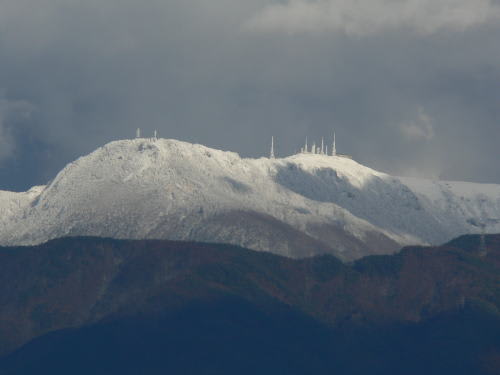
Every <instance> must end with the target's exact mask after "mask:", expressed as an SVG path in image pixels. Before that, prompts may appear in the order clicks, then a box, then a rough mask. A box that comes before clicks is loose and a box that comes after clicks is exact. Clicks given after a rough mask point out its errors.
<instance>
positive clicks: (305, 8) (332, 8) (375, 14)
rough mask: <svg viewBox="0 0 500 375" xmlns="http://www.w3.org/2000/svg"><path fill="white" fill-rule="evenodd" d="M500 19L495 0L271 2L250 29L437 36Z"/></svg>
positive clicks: (250, 21) (249, 25) (302, 0)
mask: <svg viewBox="0 0 500 375" xmlns="http://www.w3.org/2000/svg"><path fill="white" fill-rule="evenodd" d="M498 19H500V6H498V5H496V4H495V3H493V2H492V1H491V0H476V1H469V0H438V1H436V0H400V1H394V0H364V1H352V0H313V1H311V0H289V1H287V2H285V3H274V4H270V5H267V6H266V7H265V8H264V9H263V10H262V11H261V12H259V13H258V14H257V15H256V16H254V17H252V18H251V19H250V20H249V21H248V22H247V23H246V24H245V28H246V29H247V30H251V31H264V32H269V31H283V32H287V33H300V32H328V31H332V32H343V33H346V34H351V35H367V34H373V33H378V32H383V31H387V30H393V29H401V28H407V29H410V30H413V31H415V32H417V33H421V34H432V33H435V32H437V31H440V30H452V31H462V30H466V29H468V28H471V27H474V26H477V25H481V24H484V23H486V22H491V21H495V20H498Z"/></svg>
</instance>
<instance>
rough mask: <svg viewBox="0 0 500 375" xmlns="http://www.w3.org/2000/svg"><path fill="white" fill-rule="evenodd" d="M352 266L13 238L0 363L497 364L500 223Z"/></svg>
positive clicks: (207, 249) (175, 246) (195, 366)
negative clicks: (16, 244)
mask: <svg viewBox="0 0 500 375" xmlns="http://www.w3.org/2000/svg"><path fill="white" fill-rule="evenodd" d="M486 250H487V251H484V249H483V248H482V247H481V246H480V240H479V237H478V236H464V237H461V238H458V239H456V240H454V241H452V242H450V243H449V244H446V245H444V246H441V247H433V248H423V247H418V248H406V249H404V250H403V251H402V252H400V253H399V254H397V255H393V256H373V257H367V258H363V259H361V260H359V261H357V262H355V263H352V264H344V263H342V262H340V261H339V260H337V259H336V258H334V257H331V256H321V257H316V258H308V259H303V260H292V259H288V258H283V257H279V256H276V255H272V254H269V253H259V252H254V251H249V250H245V249H242V248H237V247H233V246H227V245H208V244H196V243H181V242H169V241H118V240H111V239H97V238H65V239H59V240H54V241H51V242H48V243H46V244H44V245H40V246H37V247H24V248H1V249H0V306H1V309H0V353H1V355H2V357H1V358H0V374H35V373H36V374H89V373H92V374H165V373H168V374H255V373H259V374H315V375H317V374H366V373H369V374H419V375H420V374H423V373H425V374H440V375H442V374H498V373H500V313H499V308H500V235H499V236H493V235H492V236H487V237H486Z"/></svg>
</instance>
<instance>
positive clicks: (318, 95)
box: [0, 0, 500, 190]
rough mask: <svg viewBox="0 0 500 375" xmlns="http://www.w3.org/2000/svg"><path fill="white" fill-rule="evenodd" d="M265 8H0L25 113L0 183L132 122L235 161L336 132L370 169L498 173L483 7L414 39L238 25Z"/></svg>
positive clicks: (9, 74) (58, 164) (493, 83)
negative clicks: (230, 154)
mask: <svg viewBox="0 0 500 375" xmlns="http://www.w3.org/2000/svg"><path fill="white" fill-rule="evenodd" d="M377 1H379V2H380V0H377ZM424 3H425V1H424ZM451 3H452V2H450V1H447V0H444V1H434V2H433V5H432V4H431V5H429V7H431V9H436V7H439V6H442V7H443V6H444V5H446V4H451ZM455 3H457V4H462V2H460V1H459V2H455ZM272 4H274V3H273V2H271V1H270V0H255V1H251V2H249V1H234V0H233V1H229V0H213V1H211V2H207V1H202V0H171V1H168V2H166V1H160V0H145V1H142V2H136V1H131V0H121V1H119V0H100V1H97V0H88V1H85V2H83V1H76V0H64V1H63V0H36V1H35V0H5V1H3V2H1V3H0V59H1V61H2V64H1V65H0V87H2V88H4V92H5V100H8V101H10V102H16V101H21V102H26V103H30V105H31V106H32V107H33V108H36V111H32V112H31V115H30V116H28V117H26V118H24V119H22V121H21V119H19V118H18V119H17V120H16V121H15V124H17V125H16V126H12V125H13V124H14V122H8V124H10V125H8V126H4V127H3V128H2V131H3V132H4V133H2V134H8V137H10V140H9V141H8V142H7V144H8V145H14V144H15V145H16V146H15V148H16V149H15V150H16V151H15V152H7V153H6V154H5V156H4V159H3V164H2V166H1V167H0V189H17V190H19V189H26V188H28V187H29V186H30V185H33V184H40V183H46V182H47V181H48V180H49V179H51V178H53V177H54V174H55V173H57V171H59V170H60V169H61V168H62V167H63V166H64V165H65V164H66V163H68V162H70V161H72V160H73V159H75V158H77V157H79V156H81V155H82V154H84V153H87V152H90V151H92V150H93V149H95V148H97V147H99V146H101V145H102V144H104V143H105V142H107V141H110V140H113V139H120V138H127V137H133V136H134V134H135V129H136V128H137V127H141V128H142V129H143V132H144V133H145V134H151V133H152V131H153V130H154V129H158V130H159V131H160V135H161V136H163V137H168V138H177V139H183V140H187V141H192V142H200V143H204V144H206V145H208V146H211V147H216V148H221V149H227V150H233V151H237V152H239V153H241V154H242V155H243V156H260V155H267V153H268V147H269V141H270V138H271V135H274V136H275V137H276V141H277V144H276V149H277V152H278V154H279V155H281V156H283V155H287V154H290V153H293V152H295V151H297V150H298V149H299V148H300V146H301V145H302V144H303V141H304V138H305V136H306V135H308V136H309V139H316V141H319V140H320V139H321V137H322V136H325V137H328V136H329V135H330V134H331V132H332V129H333V128H335V129H336V131H337V136H338V140H339V144H338V147H339V152H343V153H348V154H352V155H353V156H354V157H355V159H356V160H358V161H360V162H362V163H364V164H367V165H369V166H372V167H374V168H378V169H381V170H383V171H387V172H390V173H397V174H413V175H419V176H431V177H435V176H442V177H446V178H452V179H465V180H477V181H489V182H500V171H499V170H498V168H497V166H496V163H495V162H493V161H494V160H498V159H500V155H499V153H498V152H499V151H498V150H499V148H498V146H497V139H498V138H499V137H500V128H499V126H498V123H499V119H500V108H499V106H498V99H497V98H498V97H500V66H499V65H498V63H497V61H500V51H499V50H498V47H497V46H498V38H499V37H500V27H499V26H497V25H495V24H491V23H489V22H488V19H489V18H488V17H490V16H488V17H486V16H485V17H486V18H484V21H482V20H483V18H481V17H482V16H481V14H483V13H484V12H483V13H478V12H477V10H476V9H469V7H468V6H463V7H462V8H460V9H463V12H462V13H461V14H462V16H464V17H465V18H467V19H470V20H472V21H470V22H469V21H467V22H468V23H467V22H465V23H464V24H465V25H470V26H467V27H462V28H459V27H448V26H446V27H445V26H443V27H445V29H446V32H438V33H426V34H425V33H420V32H419V33H415V32H414V30H410V29H405V28H403V29H397V30H395V29H394V30H392V29H388V28H385V29H384V31H383V32H376V33H373V34H367V35H365V36H364V37H359V36H352V35H350V34H349V33H344V32H341V33H296V34H292V35H289V34H287V33H280V32H278V33H275V32H273V33H267V32H266V33H261V32H259V33H254V32H248V30H246V29H245V25H246V24H247V22H248V20H250V19H252V17H254V16H255V15H256V14H261V13H260V12H262V10H263V9H267V7H269V6H272ZM387 4H389V3H387ZM387 4H386V3H384V7H385V8H386V9H387V7H389V5H387ZM436 4H437V5H436ZM439 4H441V5H439ZM443 4H444V5H443ZM475 4H476V5H479V6H481V4H482V6H483V8H486V7H488V9H489V10H491V11H493V14H494V13H495V11H496V7H497V5H495V4H496V3H495V4H494V3H490V2H487V1H482V0H481V1H479V2H477V3H476V2H475ZM450 6H451V5H450ZM479 8H480V7H479ZM438 10H439V9H438ZM437 13H438V14H442V13H443V12H441V13H439V12H437ZM469 13H470V14H469ZM467 14H469V16H467ZM301 17H305V15H302V16H301ZM457 17H458V16H457ZM453 19H457V18H456V17H455V18H453ZM429 22H430V21H429ZM450 22H451V21H450ZM453 22H455V21H453ZM453 22H452V24H454V25H456V24H458V21H457V22H455V23H453ZM440 25H444V24H443V23H442V22H441V24H440ZM440 27H441V26H440ZM456 29H461V31H460V32H457V31H455V30H456ZM436 30H437V29H436ZM421 108H422V109H423V111H424V112H423V113H424V114H425V116H426V117H425V116H423V115H422V114H421V113H420V112H419V111H420V109H421ZM11 113H12V112H11ZM419 113H420V114H419ZM426 118H427V119H428V122H429V123H430V124H431V126H432V127H429V126H428V125H426ZM402 127H403V128H404V127H406V131H404V130H402V129H403V128H402ZM4 129H5V130H4ZM432 135H433V136H432ZM2 139H7V138H2Z"/></svg>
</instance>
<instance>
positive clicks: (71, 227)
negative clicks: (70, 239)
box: [0, 139, 500, 259]
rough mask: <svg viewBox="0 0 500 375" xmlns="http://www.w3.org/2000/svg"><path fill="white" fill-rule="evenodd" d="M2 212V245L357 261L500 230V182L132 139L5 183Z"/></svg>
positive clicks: (319, 158) (312, 157)
mask: <svg viewBox="0 0 500 375" xmlns="http://www.w3.org/2000/svg"><path fill="white" fill-rule="evenodd" d="M0 214H1V219H0V244H1V245H19V244H35V243H40V242H43V241H46V240H48V239H50V238H55V237H60V236H66V235H96V236H107V237H116V238H168V239H180V240H199V241H213V242H227V243H233V244H238V245H242V246H245V247H249V248H253V249H256V250H264V251H272V252H276V253H279V254H283V255H288V256H304V255H313V254H316V253H322V252H332V253H336V254H337V255H340V256H342V257H343V258H344V259H353V258H356V257H359V256H362V255H366V254H370V253H380V252H389V251H395V250H396V249H397V247H398V246H399V245H405V244H420V243H421V244H424V243H439V242H444V241H446V240H448V239H450V238H452V237H454V236H456V235H459V234H462V233H467V232H474V231H478V225H479V224H481V223H484V224H485V225H486V226H487V230H488V231H497V232H500V221H499V220H498V218H500V186H497V185H480V184H467V183H455V182H453V183H452V182H431V181H424V180H415V179H403V178H398V177H392V176H389V175H386V174H384V173H380V172H377V171H374V170H372V169H370V168H367V167H364V166H362V165H360V164H358V163H356V162H355V161H353V160H350V159H346V158H341V157H331V156H325V155H311V154H299V155H294V156H290V157H287V158H283V159H272V160H271V159H267V158H261V159H245V158H240V157H239V156H238V155H237V154H235V153H232V152H223V151H219V150H213V149H210V148H207V147H204V146H201V145H194V144H189V143H185V142H180V141H175V140H165V139H160V140H148V139H136V140H126V141H116V142H112V143H109V144H107V145H105V146H104V147H101V148H99V149H98V150H96V151H95V152H93V153H91V154H90V155H87V156H85V157H82V158H80V159H78V160H76V161H75V162H73V163H71V164H69V165H68V166H67V167H66V168H64V169H63V170H62V171H61V172H60V173H59V174H58V175H57V177H56V178H55V179H54V180H53V181H52V182H51V183H50V184H49V185H47V186H46V187H37V188H34V189H32V190H30V191H29V192H27V193H10V192H0ZM305 249H307V250H305Z"/></svg>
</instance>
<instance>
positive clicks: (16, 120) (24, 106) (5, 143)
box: [0, 96, 34, 166]
mask: <svg viewBox="0 0 500 375" xmlns="http://www.w3.org/2000/svg"><path fill="white" fill-rule="evenodd" d="M33 111H34V107H33V106H32V105H31V104H30V103H28V102H26V101H22V100H8V99H5V98H2V97H1V96H0V166H1V163H2V162H3V161H4V160H5V159H8V158H11V157H13V155H14V153H15V150H16V140H15V137H14V135H13V133H15V131H16V129H15V128H16V127H20V126H23V124H24V123H25V122H26V121H27V120H29V117H30V116H31V114H32V112H33Z"/></svg>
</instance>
